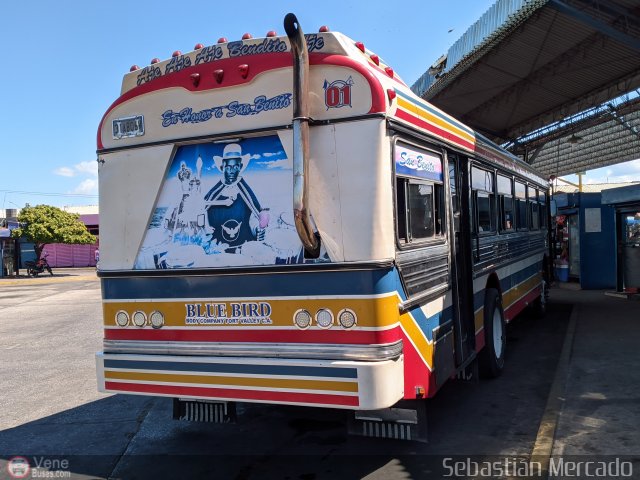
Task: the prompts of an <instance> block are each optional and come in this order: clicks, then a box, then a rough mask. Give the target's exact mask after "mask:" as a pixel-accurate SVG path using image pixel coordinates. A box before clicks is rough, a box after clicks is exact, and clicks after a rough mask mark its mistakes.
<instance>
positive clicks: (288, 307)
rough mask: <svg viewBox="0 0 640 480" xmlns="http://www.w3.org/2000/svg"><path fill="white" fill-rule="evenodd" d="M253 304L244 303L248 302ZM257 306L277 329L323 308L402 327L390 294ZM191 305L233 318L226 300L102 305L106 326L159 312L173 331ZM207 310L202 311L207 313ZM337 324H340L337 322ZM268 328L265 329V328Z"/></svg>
mask: <svg viewBox="0 0 640 480" xmlns="http://www.w3.org/2000/svg"><path fill="white" fill-rule="evenodd" d="M248 301H249V300H243V302H248ZM255 301H256V302H267V303H269V304H270V305H271V315H270V318H271V320H272V321H273V323H272V324H271V325H266V326H267V327H268V326H274V327H291V326H293V315H294V313H295V312H296V311H297V310H298V309H300V308H304V309H307V310H308V311H309V312H310V313H311V314H312V315H314V314H315V312H317V311H318V310H319V309H320V308H328V309H330V310H331V311H332V312H333V314H334V316H335V315H337V314H338V312H340V310H342V309H343V308H349V309H351V310H353V311H354V312H355V313H356V315H357V317H358V323H357V325H358V326H359V327H377V328H387V327H391V326H393V325H396V324H397V323H398V314H399V313H398V296H397V295H396V294H390V295H389V296H388V297H383V298H364V299H363V298H356V299H349V298H344V299H343V298H340V299H322V300H305V299H304V298H300V299H286V300H268V299H256V300H255ZM187 303H200V304H203V305H204V304H205V303H226V309H227V316H231V313H230V312H231V307H230V302H225V301H224V299H220V300H215V299H212V300H210V301H209V302H206V301H200V302H195V301H194V302H188V301H184V300H183V301H177V302H153V301H148V302H114V303H111V302H108V303H103V304H102V310H103V314H104V315H103V318H104V325H105V326H113V325H115V316H116V313H117V312H118V311H120V310H124V311H125V312H127V313H128V314H129V317H131V316H132V315H133V312H135V311H136V310H141V311H143V312H145V313H146V314H147V316H149V315H150V314H151V312H152V311H154V310H159V311H161V312H162V313H163V314H164V317H165V325H166V326H170V327H184V326H185V317H186V316H187V311H186V304H187ZM204 308H205V307H202V309H203V311H204ZM334 321H337V319H335V320H334ZM189 326H192V327H194V328H200V327H201V325H189ZM234 326H235V327H238V328H244V327H251V325H234ZM262 326H265V325H262Z"/></svg>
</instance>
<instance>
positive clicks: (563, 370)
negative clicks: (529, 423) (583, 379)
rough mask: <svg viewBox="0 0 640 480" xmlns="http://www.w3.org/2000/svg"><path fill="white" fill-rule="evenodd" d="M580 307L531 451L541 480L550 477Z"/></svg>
mask: <svg viewBox="0 0 640 480" xmlns="http://www.w3.org/2000/svg"><path fill="white" fill-rule="evenodd" d="M578 311H579V307H578V306H576V305H574V306H573V309H572V310H571V317H570V318H569V325H568V326H567V332H566V334H565V337H564V343H563V344H562V351H561V352H560V358H559V360H558V366H557V367H556V372H555V375H554V377H553V383H552V384H551V390H550V391H549V396H548V397H547V404H546V406H545V409H544V413H543V414H542V419H541V420H540V427H539V428H538V434H537V435H536V440H535V443H534V445H533V449H532V450H531V457H530V462H533V461H536V462H538V463H540V464H541V465H542V476H541V477H540V478H548V477H549V460H550V458H551V454H552V453H553V442H554V439H555V433H556V428H557V426H558V419H559V417H560V412H561V411H562V407H563V406H564V402H565V396H564V393H565V391H566V387H567V379H568V378H569V367H570V363H571V353H572V350H573V341H574V338H575V332H576V323H577V320H578V313H579V312H578Z"/></svg>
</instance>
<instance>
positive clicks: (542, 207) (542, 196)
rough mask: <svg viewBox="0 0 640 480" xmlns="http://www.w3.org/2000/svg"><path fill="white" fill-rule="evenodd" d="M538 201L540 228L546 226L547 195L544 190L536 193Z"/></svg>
mask: <svg viewBox="0 0 640 480" xmlns="http://www.w3.org/2000/svg"><path fill="white" fill-rule="evenodd" d="M538 200H539V202H540V228H543V229H544V228H547V197H546V195H545V193H544V192H540V193H539V195H538Z"/></svg>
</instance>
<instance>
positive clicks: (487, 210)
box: [471, 167, 496, 232]
mask: <svg viewBox="0 0 640 480" xmlns="http://www.w3.org/2000/svg"><path fill="white" fill-rule="evenodd" d="M471 185H472V189H473V196H472V202H473V205H472V207H473V211H474V213H475V217H476V223H475V225H474V230H475V231H476V232H495V230H496V225H495V207H494V205H495V203H494V194H493V172H489V171H487V170H483V169H481V168H477V167H472V169H471Z"/></svg>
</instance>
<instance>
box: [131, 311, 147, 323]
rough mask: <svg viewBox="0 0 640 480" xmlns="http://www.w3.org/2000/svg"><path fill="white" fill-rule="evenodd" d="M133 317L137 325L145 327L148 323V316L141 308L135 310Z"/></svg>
mask: <svg viewBox="0 0 640 480" xmlns="http://www.w3.org/2000/svg"><path fill="white" fill-rule="evenodd" d="M131 318H132V319H133V324H134V325H135V326H136V327H144V324H145V323H147V316H146V315H145V313H144V312H142V311H140V310H138V311H136V312H134V313H133V316H132V317H131Z"/></svg>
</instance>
